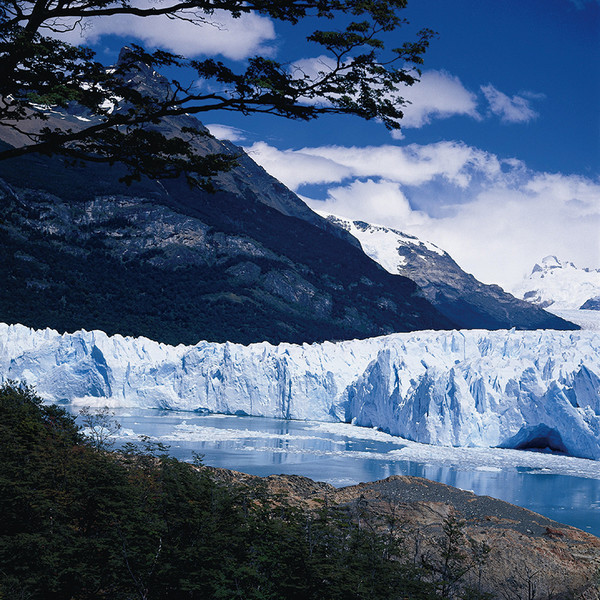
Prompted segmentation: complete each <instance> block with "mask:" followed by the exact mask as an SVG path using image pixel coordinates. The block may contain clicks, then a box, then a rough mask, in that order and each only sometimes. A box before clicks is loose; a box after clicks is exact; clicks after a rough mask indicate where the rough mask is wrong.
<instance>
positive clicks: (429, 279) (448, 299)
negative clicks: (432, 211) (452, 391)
mask: <svg viewBox="0 0 600 600" xmlns="http://www.w3.org/2000/svg"><path fill="white" fill-rule="evenodd" d="M321 214H322V215H323V216H324V217H325V218H327V220H328V221H330V222H331V223H334V224H336V225H338V226H339V227H340V228H342V229H344V230H346V231H347V232H349V233H350V234H351V235H352V236H353V237H355V238H356V239H357V240H358V241H359V242H360V244H361V246H362V248H363V250H364V251H365V253H366V254H367V255H369V256H370V257H371V258H372V259H373V260H375V261H376V262H378V263H379V264H380V265H382V266H383V267H384V268H385V269H386V270H387V271H389V272H390V273H394V274H398V275H403V276H404V277H408V278H409V279H412V280H413V281H415V282H416V283H417V284H418V285H419V287H420V288H421V289H422V290H423V292H424V294H425V297H426V298H427V299H428V300H429V301H430V302H431V303H432V304H433V305H434V306H435V307H436V308H437V309H438V310H439V311H440V312H441V313H442V314H443V315H445V316H446V317H448V318H449V319H451V320H455V319H457V318H458V319H460V322H461V323H462V327H473V328H486V329H488V328H489V329H495V328H508V329H510V328H512V327H516V328H518V329H546V328H556V329H567V328H568V326H567V325H565V324H564V321H563V322H562V323H561V322H559V321H557V320H556V317H555V315H551V314H548V313H547V312H545V311H543V310H536V311H532V310H531V308H532V306H531V305H530V304H529V303H527V302H524V301H522V300H518V299H517V298H515V297H514V296H512V295H511V294H508V293H506V292H505V291H504V290H503V289H502V288H500V287H499V286H497V285H485V284H483V283H481V282H480V281H478V280H477V279H475V277H473V275H470V274H468V273H466V272H465V271H463V270H462V269H461V268H460V267H459V265H458V264H457V263H456V262H455V261H454V260H453V259H452V257H451V256H450V255H449V254H448V253H447V252H445V251H444V250H442V249H441V248H439V247H438V246H436V245H435V244H432V243H431V242H427V241H423V240H420V239H418V238H416V237H414V236H412V235H408V234H406V233H403V232H401V231H398V230H396V229H391V228H389V227H383V226H381V225H373V224H370V223H365V222H364V221H351V220H348V219H344V218H342V217H338V216H335V215H330V214H326V213H321ZM540 308H541V307H540Z"/></svg>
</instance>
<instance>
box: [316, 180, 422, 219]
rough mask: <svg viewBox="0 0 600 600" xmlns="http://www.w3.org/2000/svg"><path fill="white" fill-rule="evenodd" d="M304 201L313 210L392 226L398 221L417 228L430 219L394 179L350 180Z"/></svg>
mask: <svg viewBox="0 0 600 600" xmlns="http://www.w3.org/2000/svg"><path fill="white" fill-rule="evenodd" d="M307 202H308V204H309V206H311V208H313V209H314V210H319V211H323V212H326V213H332V214H334V215H338V216H340V217H346V218H347V219H351V220H362V221H368V222H371V223H376V224H378V225H385V226H388V227H393V228H395V227H397V226H398V223H402V224H403V227H404V228H405V229H406V228H409V227H410V228H414V227H420V226H422V225H423V224H424V223H427V222H428V221H429V218H428V216H427V215H426V214H425V213H423V212H421V211H417V210H413V209H412V207H411V205H410V203H409V201H408V199H407V197H406V196H405V195H404V193H403V192H402V189H401V186H400V185H399V184H397V183H395V182H393V181H385V180H383V181H374V180H372V179H367V180H366V181H353V182H352V183H351V184H350V185H348V186H344V187H342V186H340V187H335V188H331V189H329V190H328V195H327V198H326V199H325V200H324V201H315V200H310V199H307ZM367 215H368V217H367Z"/></svg>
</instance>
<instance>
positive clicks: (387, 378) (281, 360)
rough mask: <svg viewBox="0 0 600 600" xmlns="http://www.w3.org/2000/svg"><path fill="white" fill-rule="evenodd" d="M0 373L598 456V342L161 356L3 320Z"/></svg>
mask: <svg viewBox="0 0 600 600" xmlns="http://www.w3.org/2000/svg"><path fill="white" fill-rule="evenodd" d="M0 377H1V378H2V380H7V379H13V380H20V381H27V382H28V383H29V384H31V385H33V386H35V387H36V389H37V391H38V393H39V394H40V395H42V396H43V397H45V398H46V399H48V400H51V401H56V402H69V403H72V404H74V405H80V406H82V405H95V406H104V405H108V406H141V407H148V408H163V409H178V410H190V411H192V410H206V411H212V412H217V413H227V414H248V415H256V416H264V417H277V418H285V419H310V420H321V421H329V422H336V421H345V422H353V423H355V424H357V425H365V426H369V427H378V428H381V429H383V430H385V431H388V432H390V433H392V434H395V435H400V436H402V437H406V438H408V439H412V440H414V441H419V442H425V443H430V444H441V445H450V446H483V447H490V446H505V447H517V448H537V449H540V450H547V449H549V450H554V451H559V452H566V453H568V454H572V455H576V456H582V457H587V458H593V459H600V333H599V332H596V331H578V332H559V331H550V330H540V331H516V330H510V331H506V330H501V331H481V330H470V331H420V332H412V333H405V334H393V335H389V336H384V337H379V338H371V339H367V340H351V341H344V342H336V343H332V342H324V343H321V344H311V345H308V344H304V345H293V344H280V345H278V346H273V345H271V344H268V343H258V344H251V345H249V346H243V345H240V344H232V343H225V344H217V343H208V342H201V343H199V344H197V345H195V346H183V345H180V346H177V347H172V346H167V345H165V344H159V343H156V342H153V341H151V340H148V339H145V338H126V337H122V336H119V335H115V336H112V337H109V336H107V335H106V334H104V333H103V332H101V331H91V332H87V331H78V332H75V333H73V334H64V335H61V334H59V333H57V332H56V331H54V330H50V329H46V330H40V331H35V330H32V329H29V328H27V327H24V326H21V325H5V324H0Z"/></svg>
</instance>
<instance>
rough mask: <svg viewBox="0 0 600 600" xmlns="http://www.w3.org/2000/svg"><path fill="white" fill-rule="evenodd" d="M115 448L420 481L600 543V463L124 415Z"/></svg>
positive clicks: (315, 427)
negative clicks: (134, 445)
mask: <svg viewBox="0 0 600 600" xmlns="http://www.w3.org/2000/svg"><path fill="white" fill-rule="evenodd" d="M115 417H116V419H117V420H118V421H119V422H120V423H121V426H122V429H121V431H120V432H119V439H118V441H117V445H118V444H123V443H126V442H128V441H133V442H135V441H137V439H138V436H139V435H147V436H149V437H150V438H151V439H152V440H153V441H157V442H162V443H164V444H166V445H168V446H169V453H170V454H171V455H173V456H175V457H176V458H179V459H181V460H188V461H189V460H192V455H193V453H194V452H198V453H200V454H203V455H204V459H203V460H204V463H205V464H207V465H210V466H214V467H223V468H227V469H233V470H237V471H242V472H244V473H251V474H253V475H260V476H266V475H271V474H280V473H288V474H290V473H293V474H297V475H304V476H306V477H310V478H311V479H314V480H317V481H326V482H328V483H330V484H332V485H334V486H338V487H340V486H346V485H352V484H356V483H359V482H362V481H375V480H378V479H384V478H385V477H389V476H390V475H414V476H418V477H425V478H427V479H431V480H434V481H439V482H441V483H445V484H448V485H452V486H455V487H458V488H461V489H463V490H470V491H472V492H474V493H475V494H478V495H487V496H493V497H494V498H499V499H502V500H505V501H507V502H510V503H512V504H516V505H519V506H524V507H526V508H529V509H531V510H533V511H535V512H538V513H541V514H543V515H546V516H548V517H550V518H551V519H554V520H556V521H559V522H562V523H567V524H569V525H573V526H575V527H579V528H580V529H583V530H585V531H588V532H590V533H593V534H594V535H597V536H599V537H600V461H592V460H586V459H580V458H573V457H566V456H558V455H551V454H542V453H535V452H524V451H517V450H503V449H489V448H444V447H439V446H430V445H426V444H418V443H415V442H410V441H407V440H404V439H402V438H398V437H394V436H390V435H388V434H386V433H383V432H380V431H377V430H374V429H368V428H363V427H355V426H353V425H349V424H345V423H321V422H315V421H285V420H280V419H267V418H258V417H241V416H227V415H214V414H210V415H202V414H198V413H193V412H176V411H161V410H150V409H129V410H127V409H120V410H119V411H118V412H116V415H115Z"/></svg>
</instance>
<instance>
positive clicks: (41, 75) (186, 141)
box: [0, 0, 434, 186]
mask: <svg viewBox="0 0 600 600" xmlns="http://www.w3.org/2000/svg"><path fill="white" fill-rule="evenodd" d="M405 7H406V0H369V1H366V0H278V1H277V2H272V1H270V0H244V1H242V0H185V1H177V0H172V1H169V0H161V1H159V2H156V3H152V4H143V5H142V4H139V3H138V2H136V1H135V0H120V1H118V2H111V1H110V0H3V1H2V2H0V138H1V139H4V140H5V141H8V142H9V143H10V145H11V147H9V148H6V147H5V148H4V149H2V150H1V151H0V160H2V159H8V158H14V157H18V156H22V155H25V154H30V153H36V152H37V153H43V154H47V155H51V154H59V155H63V156H66V157H69V158H71V159H74V160H79V159H81V160H86V161H96V162H109V163H114V162H122V163H124V164H126V165H127V167H128V172H127V175H126V176H125V177H124V179H125V180H126V181H131V180H133V179H139V178H140V177H141V175H149V176H151V177H179V176H180V175H182V174H185V175H186V176H187V177H188V179H189V180H190V183H193V184H198V185H204V186H208V185H209V182H210V178H211V177H212V176H213V175H214V174H215V173H217V172H219V171H221V170H225V169H227V168H228V167H230V166H231V164H232V162H233V158H232V157H231V156H224V155H222V154H209V155H205V156H198V153H197V152H196V151H195V150H194V141H195V140H197V139H198V138H199V137H203V136H207V135H209V134H208V132H207V131H206V130H205V129H204V128H202V127H199V126H197V125H190V126H186V127H183V128H182V130H181V131H180V133H179V134H177V135H173V134H170V135H166V134H165V133H164V132H162V131H161V130H160V128H159V127H157V125H158V124H159V123H160V122H161V121H162V120H164V119H165V118H168V117H176V116H181V115H184V114H187V115H200V114H203V113H206V112H209V111H215V110H225V111H236V112H240V113H243V114H251V113H265V114H272V115H277V116H280V117H285V118H289V119H299V120H310V119H314V118H316V117H318V116H320V115H324V114H351V115H357V116H359V117H362V118H364V119H378V120H380V121H381V122H383V124H384V125H385V126H386V127H388V128H390V129H397V128H399V127H400V123H399V121H400V119H401V118H402V116H403V115H402V108H403V106H404V105H405V101H404V99H403V98H402V96H401V93H400V92H401V88H402V87H403V86H404V85H412V84H413V83H414V82H415V81H417V78H418V76H419V74H420V71H419V66H420V65H421V64H422V62H423V54H424V52H425V50H426V48H427V47H428V45H429V41H430V39H431V37H432V36H433V35H434V32H432V31H431V30H429V29H424V30H422V31H420V32H419V33H418V34H417V36H416V39H415V40H413V41H410V42H404V43H401V44H399V45H398V46H397V47H394V48H386V47H385V44H384V41H383V40H384V38H385V37H386V36H387V34H389V33H391V32H396V30H397V29H398V28H399V27H400V26H401V25H403V24H405V23H406V20H405V19H403V18H402V17H401V15H400V13H401V11H402V9H404V8H405ZM215 10H220V11H227V12H228V13H230V15H231V16H233V17H234V18H235V17H239V16H241V15H242V14H243V13H250V12H256V13H258V14H260V15H263V16H267V17H270V18H272V19H275V20H279V21H282V22H287V23H291V24H296V23H298V22H299V21H302V20H305V21H310V22H311V23H313V22H314V23H316V24H317V25H319V24H329V25H331V24H337V23H342V24H343V26H342V27H341V28H339V29H333V28H331V29H329V30H327V29H323V30H321V29H315V30H314V31H313V32H312V34H311V35H309V36H308V38H307V43H309V44H315V45H316V46H317V47H318V51H319V53H320V54H321V55H325V56H326V57H327V60H326V61H324V62H323V65H322V68H319V69H318V72H317V73H308V72H304V71H303V70H302V69H301V68H300V67H299V66H298V65H294V63H293V62H291V63H285V64H284V63H281V62H277V61H275V60H272V59H269V58H265V57H261V56H255V57H253V58H250V59H249V60H248V61H247V64H246V65H245V68H243V69H241V70H240V71H234V70H233V69H232V68H231V67H230V66H228V65H226V64H225V63H223V62H220V61H217V60H214V59H210V58H209V59H206V60H192V59H190V58H187V57H184V56H180V55H176V54H173V53H171V52H167V51H165V50H163V49H157V50H155V51H152V52H149V51H146V50H145V49H144V48H142V47H140V46H137V45H132V46H131V47H129V48H128V49H127V51H126V52H124V53H122V54H121V58H120V60H119V62H118V63H117V65H116V66H113V67H112V68H107V67H106V66H105V65H103V64H101V63H100V62H98V60H97V59H96V57H95V54H94V52H93V51H92V50H90V49H89V48H84V47H79V46H73V45H70V44H68V43H65V42H64V41H61V40H60V39H57V36H58V37H60V36H59V34H60V33H61V32H64V31H66V30H71V29H74V28H77V27H81V26H84V25H85V20H86V19H87V18H89V17H99V16H103V17H111V18H119V17H120V16H124V15H133V16H138V17H148V16H157V15H165V16H167V17H170V18H172V19H183V20H186V21H190V22H192V23H195V24H203V23H207V22H211V16H212V15H213V13H214V11H215ZM82 24H83V25H82ZM394 35H395V36H396V33H394ZM161 68H168V70H169V73H171V74H173V73H176V74H177V76H176V77H172V78H171V80H170V81H167V80H165V84H164V85H162V86H159V88H153V89H152V90H150V91H149V90H146V89H143V88H141V87H140V86H139V85H135V83H133V84H132V81H133V82H135V80H136V73H138V72H140V71H143V70H144V69H152V70H154V69H161ZM198 79H200V80H203V81H205V82H208V83H209V84H210V85H208V86H204V87H202V88H199V87H198V86H197V85H196V86H195V85H194V82H197V81H198ZM183 81H188V82H190V83H182V82H183ZM207 90H208V91H207ZM74 106H76V107H77V110H78V111H79V113H78V114H79V115H80V117H81V118H80V119H79V120H77V122H76V123H75V124H74V120H69V121H68V123H69V124H68V125H65V124H64V122H62V123H61V122H60V120H59V119H54V120H53V119H51V118H50V117H49V111H48V107H53V109H55V110H56V111H59V112H60V111H61V110H63V111H64V110H72V109H73V107H74Z"/></svg>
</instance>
